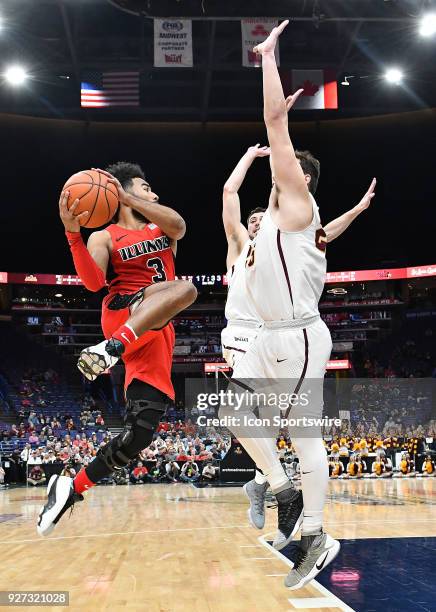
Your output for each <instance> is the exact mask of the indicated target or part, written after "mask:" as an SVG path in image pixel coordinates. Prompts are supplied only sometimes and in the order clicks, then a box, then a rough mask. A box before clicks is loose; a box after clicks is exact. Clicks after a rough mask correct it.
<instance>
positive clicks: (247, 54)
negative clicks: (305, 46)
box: [241, 17, 280, 68]
mask: <svg viewBox="0 0 436 612" xmlns="http://www.w3.org/2000/svg"><path fill="white" fill-rule="evenodd" d="M277 25H278V21H277V19H270V18H267V17H266V18H263V19H262V18H259V19H256V18H255V17H254V18H249V19H243V20H242V21H241V31H242V65H243V66H245V67H247V68H260V66H262V57H261V56H260V55H258V54H257V53H254V52H253V47H255V46H256V45H258V44H259V43H261V42H263V41H264V40H265V38H267V37H268V36H269V34H270V32H271V30H272V29H273V28H275V27H276V26H277ZM275 56H276V62H277V66H280V56H279V43H278V42H277V45H276V49H275Z"/></svg>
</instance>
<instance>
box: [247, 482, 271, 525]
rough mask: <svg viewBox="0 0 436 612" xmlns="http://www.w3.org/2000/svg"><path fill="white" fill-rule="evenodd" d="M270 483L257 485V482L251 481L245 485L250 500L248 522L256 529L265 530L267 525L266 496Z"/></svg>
mask: <svg viewBox="0 0 436 612" xmlns="http://www.w3.org/2000/svg"><path fill="white" fill-rule="evenodd" d="M268 486H269V485H268V483H267V482H265V484H262V485H261V484H257V482H256V481H255V480H250V482H247V483H246V484H244V487H243V489H244V493H245V495H246V496H247V497H248V499H249V500H250V507H249V509H248V510H247V514H248V520H249V521H250V523H251V525H252V526H253V527H256V529H263V527H264V525H265V495H266V492H267V489H268Z"/></svg>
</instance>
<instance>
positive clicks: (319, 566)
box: [316, 552, 329, 571]
mask: <svg viewBox="0 0 436 612" xmlns="http://www.w3.org/2000/svg"><path fill="white" fill-rule="evenodd" d="M328 556H329V554H328V552H327V553H326V554H325V557H324V559H323V560H322V563H321V565H318V563H316V569H317V570H318V571H320V570H322V568H323V567H324V563H325V562H326V559H327V557H328Z"/></svg>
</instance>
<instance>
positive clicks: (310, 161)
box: [295, 151, 320, 195]
mask: <svg viewBox="0 0 436 612" xmlns="http://www.w3.org/2000/svg"><path fill="white" fill-rule="evenodd" d="M295 156H296V158H297V159H298V160H299V161H300V165H301V167H302V168H303V172H304V174H308V175H309V176H310V183H309V191H310V193H311V194H312V195H315V193H316V189H317V187H318V181H319V175H320V163H319V161H318V160H317V159H316V158H315V157H314V156H313V155H312V153H310V152H309V151H295Z"/></svg>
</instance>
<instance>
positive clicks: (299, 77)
mask: <svg viewBox="0 0 436 612" xmlns="http://www.w3.org/2000/svg"><path fill="white" fill-rule="evenodd" d="M290 89H291V92H292V93H294V92H296V91H297V89H304V91H303V93H302V94H301V96H300V97H299V98H298V100H297V102H296V103H295V105H294V108H296V109H306V108H309V109H312V108H314V109H316V108H338V84H337V81H336V74H335V73H334V71H333V70H292V71H291V88H290Z"/></svg>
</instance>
